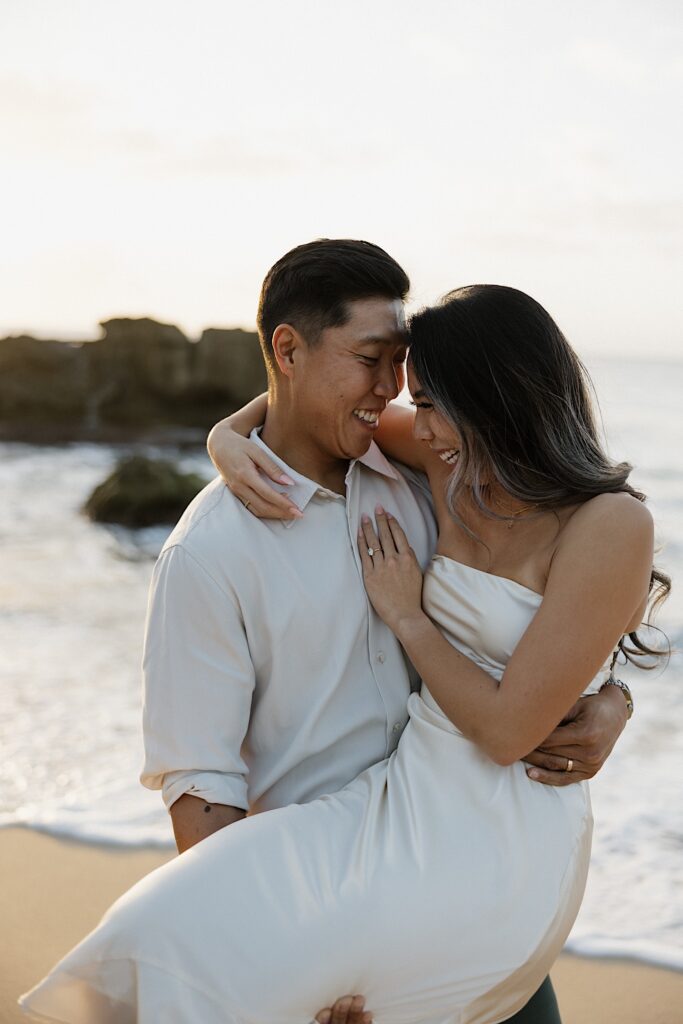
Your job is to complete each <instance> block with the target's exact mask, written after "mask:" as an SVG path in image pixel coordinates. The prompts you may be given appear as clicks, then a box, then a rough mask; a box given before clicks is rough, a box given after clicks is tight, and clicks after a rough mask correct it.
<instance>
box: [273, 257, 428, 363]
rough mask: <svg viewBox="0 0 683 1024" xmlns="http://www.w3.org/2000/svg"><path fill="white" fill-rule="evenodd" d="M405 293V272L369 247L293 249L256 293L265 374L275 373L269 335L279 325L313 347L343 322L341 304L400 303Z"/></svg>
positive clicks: (345, 311) (344, 310)
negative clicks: (367, 301) (328, 329)
mask: <svg viewBox="0 0 683 1024" xmlns="http://www.w3.org/2000/svg"><path fill="white" fill-rule="evenodd" d="M409 288H410V281H409V280H408V275H407V274H406V272H405V271H404V270H403V269H402V268H401V267H400V266H399V265H398V263H397V262H396V260H394V259H392V258H391V256H389V254H388V253H386V252H385V251H384V249H380V247H379V246H378V245H373V244H372V242H361V241H356V240H355V239H352V238H318V239H316V241H314V242H307V243H306V244H305V245H298V246H297V247H296V249H292V250H290V252H288V253H286V254H285V255H284V256H283V257H282V258H281V259H279V260H278V261H277V263H275V264H274V266H272V267H271V268H270V270H269V271H268V273H267V274H266V277H265V280H264V282H263V287H262V288H261V297H260V299H259V307H258V316H257V320H256V322H257V324H258V331H259V338H260V340H261V348H262V349H263V355H264V358H265V360H266V365H267V366H268V369H269V371H270V372H272V371H273V370H274V369H275V360H274V357H273V332H274V331H275V328H276V327H277V326H278V325H279V324H291V325H292V327H295V328H296V330H297V331H299V333H300V334H301V335H302V337H303V338H304V339H305V341H306V343H307V344H308V345H315V344H316V343H317V342H318V341H319V339H320V335H321V334H322V332H323V331H324V330H325V328H326V327H341V326H343V325H344V324H345V323H346V322H347V321H348V319H349V311H348V307H347V303H349V302H353V301H354V300H355V299H371V298H375V297H381V298H387V299H401V300H404V299H405V297H406V295H407V294H408V289H409Z"/></svg>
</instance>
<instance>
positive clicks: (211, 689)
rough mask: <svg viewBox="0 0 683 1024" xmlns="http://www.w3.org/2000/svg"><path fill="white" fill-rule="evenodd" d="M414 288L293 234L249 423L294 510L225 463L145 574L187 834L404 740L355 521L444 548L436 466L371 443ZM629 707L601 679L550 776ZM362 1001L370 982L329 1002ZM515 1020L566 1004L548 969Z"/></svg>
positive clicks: (155, 691) (151, 655)
mask: <svg viewBox="0 0 683 1024" xmlns="http://www.w3.org/2000/svg"><path fill="white" fill-rule="evenodd" d="M408 287H409V282H408V278H407V277H406V275H405V273H404V272H403V270H402V269H401V268H400V267H399V266H398V264H397V263H396V262H395V261H394V260H393V259H391V257H389V256H388V255H387V253H385V252H384V251H383V250H381V249H379V248H378V247H377V246H374V245H371V244H369V243H367V242H356V241H350V240H336V241H335V240H329V239H323V240H320V241H317V242H312V243H309V244H307V245H303V246H299V247H298V248H296V249H294V250H292V251H291V252H289V253H287V254H286V255H285V256H284V257H283V258H282V259H281V260H279V261H278V262H277V263H276V264H275V266H274V267H273V268H272V269H271V270H270V271H269V273H268V275H267V276H266V279H265V281H264V284H263V288H262V292H261V300H260V305H259V314H258V326H259V335H260V340H261V345H262V349H263V353H264V357H265V360H266V364H267V367H268V374H269V399H268V407H267V412H266V418H265V424H264V426H263V429H262V432H261V434H260V436H258V434H257V433H256V432H255V434H254V435H253V436H254V437H256V438H257V440H258V444H259V445H260V446H261V448H262V449H263V452H264V465H265V466H266V468H269V469H270V474H271V476H273V477H275V478H276V479H277V480H278V481H279V485H280V488H281V490H285V489H286V491H287V495H288V498H287V505H288V506H289V507H290V508H291V509H292V510H293V511H292V517H291V518H290V519H288V520H287V521H279V520H261V519H259V518H257V517H255V516H253V515H252V513H251V511H250V510H249V508H247V507H245V506H244V505H243V504H240V502H239V500H238V499H237V498H236V497H235V496H234V495H232V494H231V493H230V492H229V491H227V490H226V489H225V488H224V487H223V485H222V483H221V481H220V480H216V481H214V482H213V483H212V484H209V486H208V487H207V488H205V490H204V491H203V492H202V493H201V494H200V495H199V496H198V497H197V498H196V499H195V501H194V502H193V503H192V504H191V505H190V507H189V508H188V510H187V511H186V513H185V514H184V516H183V517H182V519H181V520H180V523H179V524H178V526H177V527H176V529H175V530H174V532H173V534H172V535H171V537H170V538H169V540H168V541H167V543H166V545H165V546H164V550H163V551H162V553H161V556H160V558H159V562H158V563H157V566H156V569H155V574H154V580H153V584H152V591H151V599H150V608H149V616H148V627H147V637H146V645H145V685H146V699H145V745H146V761H145V767H144V770H143V775H142V781H143V783H144V784H145V785H146V786H148V787H150V788H161V789H162V790H163V795H164V800H165V802H166V805H167V806H168V807H169V809H170V814H171V818H172V820H173V827H174V832H175V836H176V841H177V844H178V849H179V851H180V852H183V851H184V850H186V849H187V848H188V847H190V846H192V845H193V844H194V843H196V842H199V841H200V840H201V839H203V838H205V837H206V836H208V835H210V834H211V833H212V832H215V831H216V830H217V829H219V828H223V827H225V826H227V825H230V824H231V823H232V822H234V821H237V820H239V819H240V818H242V817H243V816H244V814H245V813H246V811H247V810H248V809H249V810H251V811H260V810H267V809H269V808H274V807H279V806H283V805H285V804H288V803H293V802H295V803H301V802H305V801H308V800H311V799H313V798H315V797H317V796H319V795H321V794H323V793H329V792H333V791H334V790H337V789H340V788H342V787H343V786H344V785H345V784H346V783H347V782H349V781H350V780H351V779H352V778H354V777H355V776H356V775H357V774H358V773H359V772H360V771H362V770H363V769H365V768H366V767H368V766H369V765H370V764H373V763H375V762H377V761H380V760H382V759H383V758H385V757H387V756H388V755H389V754H390V753H391V752H392V751H393V750H394V749H395V747H396V744H397V743H398V740H399V737H400V733H401V731H402V728H403V726H404V724H405V721H406V706H405V705H406V698H407V696H408V692H409V690H410V689H411V688H413V689H415V688H416V687H417V685H418V680H417V678H416V677H415V673H414V671H413V670H412V668H411V666H409V665H408V664H407V663H406V660H405V658H404V656H403V654H402V651H401V648H400V646H399V644H398V642H397V640H396V638H395V637H394V635H393V634H392V633H391V631H390V630H389V629H388V628H387V627H386V626H385V625H384V623H383V622H382V621H381V620H380V619H379V618H378V617H377V616H376V615H375V614H374V612H373V611H372V609H371V607H370V606H369V604H368V601H367V598H366V594H365V589H364V586H363V581H362V574H361V569H360V564H359V559H358V552H357V547H356V535H357V531H358V525H359V519H360V515H361V513H362V512H367V511H372V510H373V509H374V508H375V506H376V505H377V504H378V503H379V504H382V505H384V507H388V508H391V510H392V511H393V512H394V513H395V514H396V515H397V517H398V518H399V519H400V521H401V523H402V525H403V527H404V528H405V530H406V532H407V534H408V536H409V538H410V541H411V545H412V547H413V548H414V550H415V552H416V554H417V556H418V558H419V560H420V562H421V564H422V565H423V567H424V566H426V564H427V562H428V561H429V558H430V556H431V555H432V553H433V551H434V547H435V542H436V528H435V521H434V517H433V513H432V510H431V506H430V499H429V494H428V490H427V489H426V486H425V484H424V481H421V480H420V478H419V476H418V475H415V474H413V475H409V474H408V473H407V472H399V471H398V470H397V469H396V467H394V466H393V465H392V464H391V463H390V462H388V461H387V460H386V459H385V458H384V457H383V455H382V454H381V452H380V451H379V449H377V447H376V446H374V445H373V444H372V434H373V431H374V429H375V426H376V423H377V420H378V418H379V416H380V415H381V413H382V411H383V409H384V408H385V407H386V405H387V403H388V402H390V401H391V400H392V399H394V398H396V396H397V395H398V393H399V391H400V390H401V387H402V384H403V372H404V371H403V363H404V359H405V354H406V335H405V327H404V318H403V300H404V299H405V296H406V294H407V292H408ZM280 500H282V499H280ZM292 503H293V504H292ZM250 504H251V502H250V501H249V500H247V501H246V505H247V506H249V505H250ZM625 721H626V702H625V701H624V699H623V695H622V694H619V693H617V692H616V688H615V687H607V688H606V689H605V690H604V691H603V692H602V693H601V694H600V695H598V696H596V697H593V698H586V699H585V700H583V701H581V702H580V703H579V705H578V707H577V708H575V709H574V722H573V723H572V724H569V725H566V726H565V727H563V728H562V729H560V730H556V732H555V733H554V734H553V736H552V737H550V738H549V740H548V742H547V743H546V744H545V745H544V747H545V749H546V750H550V751H551V753H550V754H548V753H547V752H546V753H543V752H540V751H538V752H535V753H533V754H531V755H530V756H529V761H530V762H531V763H532V764H534V765H535V766H536V769H535V770H537V771H538V772H539V773H540V778H541V779H542V781H545V782H549V783H550V784H566V783H567V782H568V781H569V776H568V774H567V771H568V769H570V768H571V767H573V769H574V770H573V772H572V774H571V778H572V779H580V778H587V777H589V776H590V775H593V774H594V773H595V771H597V770H598V768H599V767H600V765H601V764H602V762H603V761H604V759H605V757H606V756H607V754H608V753H609V751H610V749H611V747H612V745H613V744H614V742H615V741H616V738H617V736H618V735H619V733H620V731H621V729H622V728H623V726H624V723H625ZM570 759H571V764H570ZM369 1017H370V1015H369V1014H364V1007H363V1001H362V999H361V998H360V997H357V998H356V999H354V1000H352V999H351V997H345V998H343V999H342V1000H341V1001H338V1002H337V1004H336V1005H335V1007H334V1008H333V1009H332V1010H329V1009H328V1010H325V1011H323V1012H322V1013H321V1015H320V1019H321V1020H330V1019H331V1021H332V1022H333V1024H345V1022H346V1024H360V1022H361V1021H363V1020H368V1019H369ZM512 1019H513V1020H514V1021H517V1022H525V1021H526V1022H530V1021H543V1022H544V1024H552V1022H553V1021H559V1014H558V1012H557V1007H556V1003H555V1000H554V994H553V992H552V987H551V985H550V982H549V980H548V981H546V982H545V983H544V985H543V986H542V989H541V990H540V991H539V993H537V995H536V996H535V997H534V999H533V1000H532V1001H531V1002H530V1004H528V1006H527V1007H526V1008H525V1009H524V1010H522V1011H521V1012H520V1013H518V1014H517V1015H516V1016H515V1017H514V1018H512Z"/></svg>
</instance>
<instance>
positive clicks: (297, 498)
mask: <svg viewBox="0 0 683 1024" xmlns="http://www.w3.org/2000/svg"><path fill="white" fill-rule="evenodd" d="M262 429H263V428H262V427H256V428H255V429H254V430H252V432H251V434H250V435H249V440H250V441H254V443H255V444H257V445H258V446H259V448H262V449H263V450H264V452H266V454H267V455H268V456H269V458H271V459H272V460H273V462H274V463H276V465H278V466H279V467H280V469H282V471H283V472H284V473H286V474H287V476H289V477H290V478H291V479H292V480H293V481H294V486H293V487H292V486H289V485H288V484H278V483H276V482H275V481H274V480H271V479H270V478H269V479H268V483H269V484H270V486H271V487H274V488H275V490H276V491H278V492H279V493H280V494H284V493H285V492H286V493H287V494H288V495H289V496H290V498H291V499H292V501H293V502H294V504H295V505H296V506H297V508H300V509H301V511H302V512H303V511H304V509H305V508H306V505H308V503H309V501H310V500H311V498H312V497H313V495H314V494H316V493H317V492H318V491H320V490H323V491H324V490H326V488H324V487H322V485H321V484H319V483H316V481H315V480H310V479H309V478H308V477H307V476H302V474H301V473H297V471H296V470H295V469H292V467H291V466H288V465H287V463H286V462H284V461H283V460H282V459H281V458H280V456H279V455H276V454H275V452H273V451H271V449H270V448H269V447H268V445H267V444H264V442H263V441H262V440H261V437H260V434H261V430H262ZM358 463H360V464H361V465H363V466H366V467H367V468H368V469H371V470H373V472H375V473H381V475H382V476H387V477H389V478H390V479H391V480H399V479H400V477H399V475H398V473H397V471H396V470H395V469H394V467H393V466H392V465H391V463H390V462H389V460H388V459H387V458H385V456H384V455H383V454H382V452H381V451H380V449H379V448H378V447H377V445H376V444H375V442H374V441H372V442H371V443H370V447H369V448H368V450H367V451H366V452H365V454H364V455H361V456H360V457H359V458H358V459H353V461H352V462H351V463H350V464H349V471H348V473H347V474H346V483H347V486H348V483H349V480H350V479H351V476H352V474H353V473H354V471H355V469H356V466H357V465H358ZM280 521H281V522H282V525H283V526H285V527H287V528H289V527H291V526H293V525H294V523H296V522H298V520H297V519H282V520H280Z"/></svg>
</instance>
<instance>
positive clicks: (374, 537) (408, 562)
mask: <svg viewBox="0 0 683 1024" xmlns="http://www.w3.org/2000/svg"><path fill="white" fill-rule="evenodd" d="M375 515H376V521H377V531H376V532H375V529H374V527H373V525H372V521H371V520H370V518H369V517H368V516H363V517H362V520H361V528H360V530H359V531H358V548H359V550H360V558H361V562H362V564H363V580H364V581H365V589H366V590H367V592H368V597H369V598H370V601H371V602H372V605H373V607H374V609H375V611H376V612H377V614H378V615H379V616H380V617H381V618H382V619H384V621H385V622H386V624H387V626H389V628H390V629H391V630H393V632H394V633H396V635H397V636H399V634H400V631H401V628H402V627H403V626H404V625H405V624H406V623H408V622H410V621H411V620H416V619H421V618H424V617H425V614H424V612H423V611H422V570H421V569H420V566H419V563H418V561H417V558H416V557H415V552H414V551H413V549H412V548H411V547H410V545H409V544H408V539H407V537H406V535H405V533H404V532H403V530H402V529H401V527H400V526H399V524H398V521H397V520H396V519H394V517H393V516H392V515H390V514H389V513H388V512H385V511H384V509H383V508H382V506H381V505H378V506H377V508H376V509H375ZM371 552H372V554H371ZM399 638H400V636H399Z"/></svg>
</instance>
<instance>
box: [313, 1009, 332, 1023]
mask: <svg viewBox="0 0 683 1024" xmlns="http://www.w3.org/2000/svg"><path fill="white" fill-rule="evenodd" d="M331 1016H332V1014H331V1012H330V1011H329V1010H323V1012H322V1013H319V1014H318V1016H317V1017H316V1018H315V1019H316V1020H317V1021H319V1022H320V1024H329V1021H330V1017H331Z"/></svg>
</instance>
